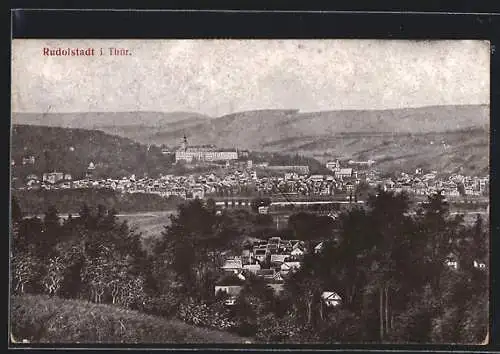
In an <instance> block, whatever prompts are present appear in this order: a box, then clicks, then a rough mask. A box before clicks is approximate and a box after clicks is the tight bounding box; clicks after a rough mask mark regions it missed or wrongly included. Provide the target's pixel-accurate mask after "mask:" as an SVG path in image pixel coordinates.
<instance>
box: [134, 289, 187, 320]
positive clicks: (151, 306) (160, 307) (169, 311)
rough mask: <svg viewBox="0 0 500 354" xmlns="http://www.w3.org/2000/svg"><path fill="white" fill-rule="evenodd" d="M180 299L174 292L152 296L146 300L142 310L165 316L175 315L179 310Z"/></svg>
mask: <svg viewBox="0 0 500 354" xmlns="http://www.w3.org/2000/svg"><path fill="white" fill-rule="evenodd" d="M179 305H180V300H179V298H178V297H177V296H175V295H174V294H172V293H168V294H163V295H160V296H157V297H150V298H148V299H146V300H145V301H144V305H143V306H142V309H141V311H143V312H145V313H147V314H152V315H159V316H163V317H173V316H175V315H176V313H177V311H178V310H179Z"/></svg>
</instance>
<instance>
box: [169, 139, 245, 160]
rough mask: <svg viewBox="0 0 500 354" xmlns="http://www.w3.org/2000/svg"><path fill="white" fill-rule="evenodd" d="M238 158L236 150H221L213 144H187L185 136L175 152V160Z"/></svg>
mask: <svg viewBox="0 0 500 354" xmlns="http://www.w3.org/2000/svg"><path fill="white" fill-rule="evenodd" d="M237 159H238V151H237V150H236V149H235V150H221V149H217V148H216V147H215V146H213V145H208V146H189V144H188V141H187V137H185V136H184V139H183V141H182V144H181V147H180V149H178V150H177V151H176V152H175V162H176V163H177V162H179V161H184V162H186V163H193V162H212V161H230V160H237Z"/></svg>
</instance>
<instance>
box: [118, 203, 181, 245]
mask: <svg viewBox="0 0 500 354" xmlns="http://www.w3.org/2000/svg"><path fill="white" fill-rule="evenodd" d="M173 213H175V210H167V211H151V212H145V213H124V214H119V215H118V220H119V221H125V220H127V223H128V225H129V226H130V227H131V228H132V229H135V230H136V231H137V232H140V233H141V235H142V242H143V246H144V249H145V250H146V251H147V252H151V247H152V241H154V239H156V238H157V237H159V236H160V234H161V233H162V231H163V230H164V227H165V226H167V225H169V224H170V215H172V214H173Z"/></svg>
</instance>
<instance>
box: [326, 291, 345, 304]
mask: <svg viewBox="0 0 500 354" xmlns="http://www.w3.org/2000/svg"><path fill="white" fill-rule="evenodd" d="M321 300H322V301H323V302H324V303H325V305H326V306H328V307H335V306H338V305H340V303H341V301H342V298H341V297H340V296H339V294H337V293H336V292H335V291H323V293H322V294H321Z"/></svg>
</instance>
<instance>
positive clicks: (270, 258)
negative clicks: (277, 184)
mask: <svg viewBox="0 0 500 354" xmlns="http://www.w3.org/2000/svg"><path fill="white" fill-rule="evenodd" d="M322 249H323V242H319V243H318V244H317V245H316V246H315V247H314V248H313V249H311V250H308V249H307V248H306V245H305V243H304V242H303V241H300V240H284V239H281V238H280V237H271V238H269V239H268V240H267V241H262V240H258V241H255V242H253V243H250V244H249V245H248V246H247V247H245V248H244V249H243V251H242V253H241V255H238V256H232V257H228V258H226V259H225V261H224V263H223V266H222V267H221V269H222V271H223V272H224V275H223V276H222V277H221V279H219V280H218V281H217V283H216V284H215V294H218V293H219V292H225V293H226V294H227V295H228V297H227V299H226V304H227V305H233V304H234V303H235V301H236V298H237V296H238V295H239V293H240V292H241V290H242V288H243V284H244V283H245V280H246V279H247V277H249V275H250V274H253V275H254V276H256V277H259V278H262V279H263V280H264V281H265V282H266V284H267V285H268V286H269V287H271V288H272V289H273V291H274V292H275V293H276V294H280V293H281V292H282V291H283V287H284V282H285V279H286V278H287V277H289V276H290V275H291V274H293V273H294V272H296V271H297V270H299V269H300V267H301V264H302V259H303V257H304V255H305V254H306V253H307V252H314V253H319V252H321V251H322ZM323 295H324V301H325V303H326V304H327V306H330V305H331V306H337V305H339V304H340V301H341V299H340V296H339V295H338V294H337V293H335V292H334V291H332V290H325V292H324V293H323Z"/></svg>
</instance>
